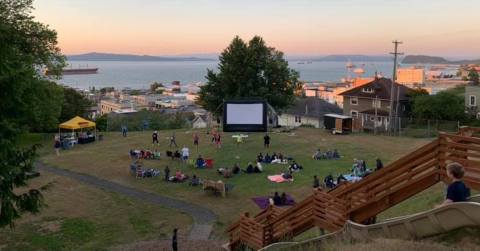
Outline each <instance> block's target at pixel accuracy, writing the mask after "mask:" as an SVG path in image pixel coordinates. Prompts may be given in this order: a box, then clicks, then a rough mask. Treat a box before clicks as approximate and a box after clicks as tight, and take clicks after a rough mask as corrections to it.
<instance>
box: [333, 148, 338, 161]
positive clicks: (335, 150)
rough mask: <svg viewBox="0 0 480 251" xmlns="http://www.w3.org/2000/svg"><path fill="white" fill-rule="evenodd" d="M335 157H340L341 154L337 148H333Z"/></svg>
mask: <svg viewBox="0 0 480 251" xmlns="http://www.w3.org/2000/svg"><path fill="white" fill-rule="evenodd" d="M333 158H334V159H340V154H339V153H338V151H337V149H333Z"/></svg>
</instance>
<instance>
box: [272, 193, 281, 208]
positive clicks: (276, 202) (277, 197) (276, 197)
mask: <svg viewBox="0 0 480 251" xmlns="http://www.w3.org/2000/svg"><path fill="white" fill-rule="evenodd" d="M273 204H274V205H275V206H281V205H282V198H281V197H280V195H278V192H275V194H274V195H273Z"/></svg>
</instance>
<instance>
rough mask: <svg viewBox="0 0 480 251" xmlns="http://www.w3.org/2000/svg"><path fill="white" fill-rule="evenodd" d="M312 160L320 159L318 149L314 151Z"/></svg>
mask: <svg viewBox="0 0 480 251" xmlns="http://www.w3.org/2000/svg"><path fill="white" fill-rule="evenodd" d="M312 159H314V160H320V159H322V152H320V148H319V149H317V150H316V151H315V153H314V154H313V156H312Z"/></svg>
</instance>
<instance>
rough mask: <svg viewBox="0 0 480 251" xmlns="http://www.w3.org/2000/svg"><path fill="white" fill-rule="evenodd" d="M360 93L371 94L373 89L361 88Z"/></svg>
mask: <svg viewBox="0 0 480 251" xmlns="http://www.w3.org/2000/svg"><path fill="white" fill-rule="evenodd" d="M362 92H365V93H373V92H374V91H373V88H370V87H363V89H362Z"/></svg>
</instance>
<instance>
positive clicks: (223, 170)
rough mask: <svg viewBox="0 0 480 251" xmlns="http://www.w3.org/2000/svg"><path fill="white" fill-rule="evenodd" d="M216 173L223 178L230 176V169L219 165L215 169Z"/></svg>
mask: <svg viewBox="0 0 480 251" xmlns="http://www.w3.org/2000/svg"><path fill="white" fill-rule="evenodd" d="M217 173H218V174H219V175H223V177H224V178H231V177H232V172H231V171H230V169H228V167H225V168H223V167H221V168H219V169H217Z"/></svg>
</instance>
